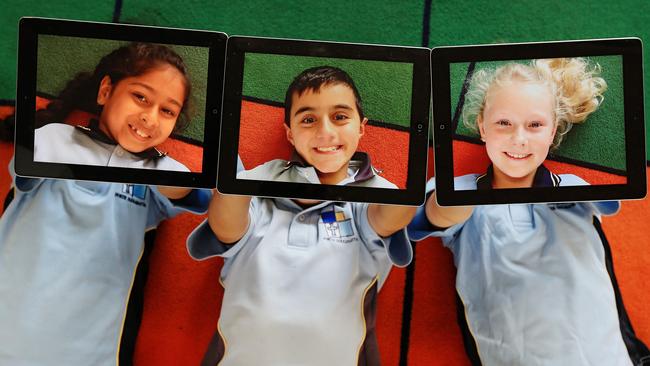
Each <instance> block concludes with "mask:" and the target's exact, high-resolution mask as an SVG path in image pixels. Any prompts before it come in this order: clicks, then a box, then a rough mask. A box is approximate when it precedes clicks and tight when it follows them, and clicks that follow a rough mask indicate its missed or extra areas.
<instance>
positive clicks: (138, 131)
mask: <svg viewBox="0 0 650 366" xmlns="http://www.w3.org/2000/svg"><path fill="white" fill-rule="evenodd" d="M135 133H137V134H138V136H140V137H145V138H148V137H149V135H147V134H145V133H142V132H141V131H140V130H138V129H136V130H135Z"/></svg>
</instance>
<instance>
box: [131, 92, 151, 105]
mask: <svg viewBox="0 0 650 366" xmlns="http://www.w3.org/2000/svg"><path fill="white" fill-rule="evenodd" d="M131 95H133V98H135V100H137V101H138V102H140V103H147V97H145V96H144V95H142V94H140V93H131Z"/></svg>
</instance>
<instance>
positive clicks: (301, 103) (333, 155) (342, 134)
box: [285, 83, 368, 184]
mask: <svg viewBox="0 0 650 366" xmlns="http://www.w3.org/2000/svg"><path fill="white" fill-rule="evenodd" d="M366 122H368V119H367V118H364V119H363V120H361V117H360V116H359V111H358V110H357V108H356V99H355V96H354V92H353V91H352V89H351V88H350V87H349V86H347V85H345V84H340V83H337V84H332V83H330V84H324V85H322V86H321V87H320V89H318V90H314V89H307V90H305V91H304V92H303V93H302V95H298V93H294V94H293V96H292V105H291V111H290V119H289V127H287V126H285V128H286V129H287V131H286V132H287V139H288V140H289V142H290V143H291V144H292V145H293V146H294V147H295V149H296V151H297V152H298V154H300V156H302V158H303V159H305V160H306V161H307V162H308V163H309V164H311V165H312V166H313V167H314V168H315V169H316V173H317V174H318V177H319V178H320V181H321V183H323V184H337V183H339V182H340V181H342V180H343V179H345V178H346V177H347V169H348V162H349V161H350V159H351V158H352V155H353V154H354V153H355V152H356V150H357V146H358V145H359V139H360V138H361V136H363V134H364V131H365V125H366Z"/></svg>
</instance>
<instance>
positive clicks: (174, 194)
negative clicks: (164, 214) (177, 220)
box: [158, 186, 192, 200]
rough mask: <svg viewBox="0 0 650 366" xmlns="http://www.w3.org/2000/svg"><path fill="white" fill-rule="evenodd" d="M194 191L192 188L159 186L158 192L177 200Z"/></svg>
mask: <svg viewBox="0 0 650 366" xmlns="http://www.w3.org/2000/svg"><path fill="white" fill-rule="evenodd" d="M191 191H192V189H191V188H181V187H167V186H158V192H160V193H162V194H163V196H165V197H167V198H169V199H170V200H177V199H181V198H183V197H185V196H187V195H188V194H189V193H190V192H191Z"/></svg>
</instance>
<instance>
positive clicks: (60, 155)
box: [34, 43, 191, 171]
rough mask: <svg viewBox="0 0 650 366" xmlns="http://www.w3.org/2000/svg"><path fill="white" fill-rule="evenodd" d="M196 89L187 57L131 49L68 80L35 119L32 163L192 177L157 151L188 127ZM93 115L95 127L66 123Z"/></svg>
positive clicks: (146, 47) (147, 47)
mask: <svg viewBox="0 0 650 366" xmlns="http://www.w3.org/2000/svg"><path fill="white" fill-rule="evenodd" d="M190 95H191V83H190V79H189V77H188V73H187V68H186V66H185V64H184V62H183V60H182V58H181V57H180V56H179V55H178V54H177V53H175V52H174V51H173V50H172V49H170V48H169V47H167V46H164V45H159V44H149V43H131V44H129V45H126V46H123V47H120V48H118V49H116V50H114V51H112V52H111V53H109V54H108V55H106V56H104V57H103V58H102V59H101V60H100V62H99V64H98V65H97V66H96V67H95V70H94V72H93V73H80V74H78V75H77V76H76V77H75V78H74V79H73V80H71V81H69V82H68V83H67V85H66V87H65V88H64V89H63V91H62V92H61V93H60V94H59V96H58V97H57V98H56V99H55V100H53V101H52V102H51V103H49V105H48V107H47V109H45V110H42V111H39V112H37V115H36V122H37V126H42V127H40V128H37V129H36V130H35V138H34V160H35V161H43V162H56V163H71V164H84V165H101V166H115V167H128V168H142V169H160V170H172V171H189V169H188V168H187V167H185V166H184V165H183V164H182V163H180V162H178V161H176V160H174V159H173V158H171V157H169V156H167V155H166V154H165V153H164V152H161V151H160V150H158V149H157V148H156V147H157V146H158V145H160V144H161V143H163V142H164V141H165V140H167V138H168V137H169V136H170V135H171V134H172V132H179V131H181V130H182V129H183V128H184V127H186V125H187V123H188V122H187V121H189V119H190V118H189V116H188V114H189V113H188V109H189V108H188V107H189V106H188V104H189V99H190ZM75 109H85V110H90V112H95V114H96V115H97V116H98V119H96V120H91V122H90V124H89V126H71V125H68V124H65V123H53V122H62V121H63V119H64V118H65V116H66V115H67V114H68V113H69V112H71V111H73V110H75Z"/></svg>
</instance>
